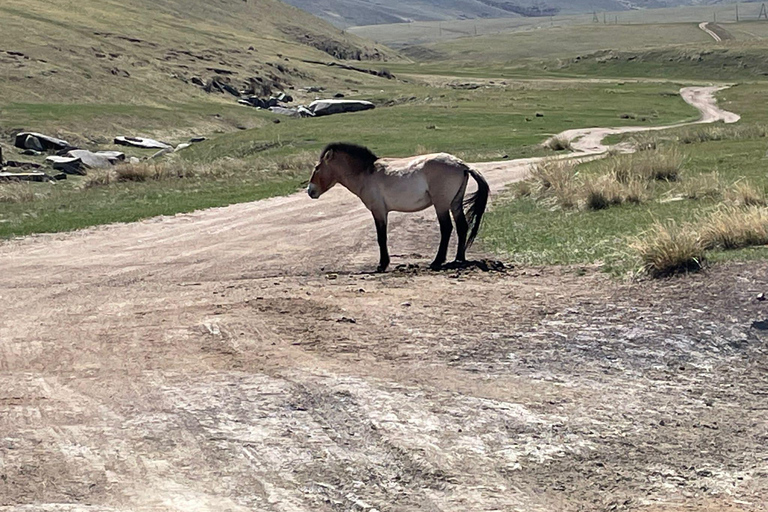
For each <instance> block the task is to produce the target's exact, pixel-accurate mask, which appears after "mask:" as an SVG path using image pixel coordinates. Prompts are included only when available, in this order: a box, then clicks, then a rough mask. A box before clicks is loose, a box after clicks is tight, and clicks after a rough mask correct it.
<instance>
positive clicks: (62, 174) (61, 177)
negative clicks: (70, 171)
mask: <svg viewBox="0 0 768 512" xmlns="http://www.w3.org/2000/svg"><path fill="white" fill-rule="evenodd" d="M53 179H55V180H56V181H61V180H65V179H67V173H65V172H60V173H59V174H54V175H53Z"/></svg>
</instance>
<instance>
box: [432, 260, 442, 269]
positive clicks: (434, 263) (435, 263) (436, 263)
mask: <svg viewBox="0 0 768 512" xmlns="http://www.w3.org/2000/svg"><path fill="white" fill-rule="evenodd" d="M429 268H431V269H432V270H440V269H442V268H443V264H442V263H438V262H436V261H433V262H432V263H430V264H429Z"/></svg>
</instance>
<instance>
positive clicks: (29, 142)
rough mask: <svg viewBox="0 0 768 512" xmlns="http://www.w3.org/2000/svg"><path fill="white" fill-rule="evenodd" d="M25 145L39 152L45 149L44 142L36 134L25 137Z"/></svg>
mask: <svg viewBox="0 0 768 512" xmlns="http://www.w3.org/2000/svg"><path fill="white" fill-rule="evenodd" d="M24 147H25V148H28V149H31V150H32V151H37V152H38V153H39V152H41V151H43V143H42V142H40V139H38V138H37V137H35V136H34V135H27V138H26V139H24Z"/></svg>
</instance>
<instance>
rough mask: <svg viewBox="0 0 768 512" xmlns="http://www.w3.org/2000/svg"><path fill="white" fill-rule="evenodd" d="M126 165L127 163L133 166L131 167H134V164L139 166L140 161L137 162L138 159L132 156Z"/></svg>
mask: <svg viewBox="0 0 768 512" xmlns="http://www.w3.org/2000/svg"><path fill="white" fill-rule="evenodd" d="M128 163H129V164H133V165H136V164H140V163H141V160H139V159H138V158H136V157H135V156H132V157H131V158H129V159H128Z"/></svg>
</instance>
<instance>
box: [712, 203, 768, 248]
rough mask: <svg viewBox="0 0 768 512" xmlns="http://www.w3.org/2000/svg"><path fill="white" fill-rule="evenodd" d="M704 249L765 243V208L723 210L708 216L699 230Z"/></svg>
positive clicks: (767, 217)
mask: <svg viewBox="0 0 768 512" xmlns="http://www.w3.org/2000/svg"><path fill="white" fill-rule="evenodd" d="M700 232H701V240H702V245H703V246H704V247H705V248H706V249H740V248H742V247H750V246H755V245H766V244H768V209H766V208H761V207H757V206H752V207H749V208H735V207H726V208H722V209H720V210H718V211H717V212H715V213H713V214H712V215H710V216H708V217H707V218H706V219H704V220H703V221H702V223H701V227H700Z"/></svg>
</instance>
